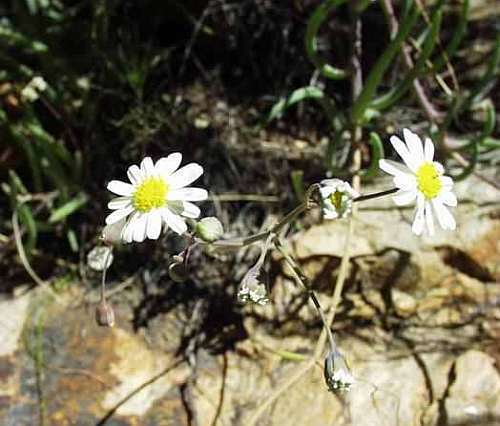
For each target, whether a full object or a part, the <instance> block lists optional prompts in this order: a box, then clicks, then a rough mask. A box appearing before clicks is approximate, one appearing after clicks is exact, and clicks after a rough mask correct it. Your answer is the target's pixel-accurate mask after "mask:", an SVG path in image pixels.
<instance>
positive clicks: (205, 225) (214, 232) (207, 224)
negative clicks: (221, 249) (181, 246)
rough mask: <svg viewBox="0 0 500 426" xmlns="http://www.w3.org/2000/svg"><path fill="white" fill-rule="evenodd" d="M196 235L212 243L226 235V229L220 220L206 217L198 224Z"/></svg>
mask: <svg viewBox="0 0 500 426" xmlns="http://www.w3.org/2000/svg"><path fill="white" fill-rule="evenodd" d="M195 233H196V235H197V236H198V237H200V238H201V239H202V240H203V241H206V242H207V243H212V242H214V241H215V240H218V239H219V238H220V237H222V234H224V228H223V227H222V223H220V220H219V219H217V218H216V217H214V216H210V217H204V218H203V219H201V220H200V221H199V222H198V223H197V224H196V228H195Z"/></svg>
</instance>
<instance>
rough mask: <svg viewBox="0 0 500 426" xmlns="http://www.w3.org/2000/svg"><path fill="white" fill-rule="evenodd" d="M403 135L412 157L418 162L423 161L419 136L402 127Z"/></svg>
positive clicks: (422, 148) (422, 150)
mask: <svg viewBox="0 0 500 426" xmlns="http://www.w3.org/2000/svg"><path fill="white" fill-rule="evenodd" d="M403 136H404V138H405V142H406V145H407V146H408V152H409V153H410V155H411V157H412V159H413V160H414V161H415V162H417V163H419V164H420V163H423V162H424V161H425V157H424V147H423V146H422V140H421V139H420V137H419V136H418V135H417V134H415V133H413V132H412V131H411V130H408V129H403Z"/></svg>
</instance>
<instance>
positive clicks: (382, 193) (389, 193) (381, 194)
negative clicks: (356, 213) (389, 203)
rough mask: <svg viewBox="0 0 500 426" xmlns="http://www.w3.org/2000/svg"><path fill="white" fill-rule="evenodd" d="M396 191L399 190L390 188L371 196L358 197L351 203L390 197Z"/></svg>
mask: <svg viewBox="0 0 500 426" xmlns="http://www.w3.org/2000/svg"><path fill="white" fill-rule="evenodd" d="M398 191H399V188H392V189H387V190H385V191H380V192H374V193H373V194H366V195H360V196H359V197H356V198H355V199H354V200H352V202H353V203H357V202H359V201H366V200H371V199H372V198H379V197H385V196H386V195H391V194H394V193H395V192H398Z"/></svg>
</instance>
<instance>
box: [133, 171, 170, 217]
mask: <svg viewBox="0 0 500 426" xmlns="http://www.w3.org/2000/svg"><path fill="white" fill-rule="evenodd" d="M167 193H168V185H167V184H166V182H165V181H164V180H163V179H161V178H158V177H150V178H148V179H146V180H145V181H144V182H142V183H141V184H140V185H139V186H138V188H137V189H136V190H135V192H134V195H133V196H132V202H133V204H134V208H135V209H136V210H138V211H140V212H142V213H146V212H148V211H150V210H153V209H156V208H158V207H163V206H164V205H165V200H166V197H167Z"/></svg>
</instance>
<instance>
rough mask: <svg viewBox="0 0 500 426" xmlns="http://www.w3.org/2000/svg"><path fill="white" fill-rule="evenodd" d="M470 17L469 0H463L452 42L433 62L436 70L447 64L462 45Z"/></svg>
mask: <svg viewBox="0 0 500 426" xmlns="http://www.w3.org/2000/svg"><path fill="white" fill-rule="evenodd" d="M468 18H469V0H463V3H462V9H461V11H460V18H459V21H458V23H457V24H456V26H454V28H455V30H454V31H453V35H452V37H451V40H450V42H449V43H448V45H447V46H446V48H445V54H441V56H440V57H439V58H438V59H436V60H433V61H432V63H433V65H434V71H435V72H438V71H439V70H441V68H443V66H444V65H445V64H446V58H448V59H450V58H452V57H453V55H455V52H456V51H457V49H458V46H460V43H461V41H462V39H463V37H464V35H465V33H466V31H467V21H468Z"/></svg>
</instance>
